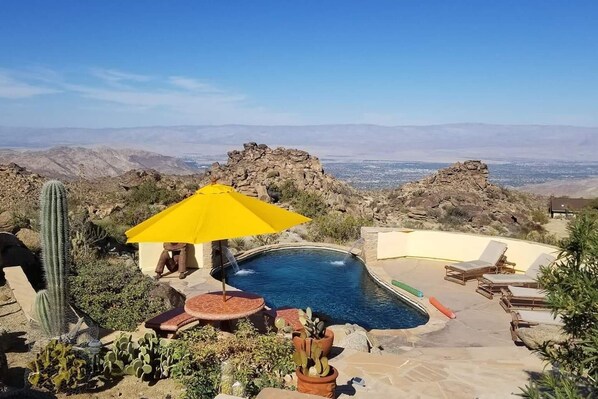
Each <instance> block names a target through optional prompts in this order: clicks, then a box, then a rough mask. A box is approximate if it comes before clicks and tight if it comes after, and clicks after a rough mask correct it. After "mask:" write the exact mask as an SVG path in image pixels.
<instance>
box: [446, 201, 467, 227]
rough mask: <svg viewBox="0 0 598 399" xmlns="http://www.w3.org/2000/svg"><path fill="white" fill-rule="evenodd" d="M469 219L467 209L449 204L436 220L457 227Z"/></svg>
mask: <svg viewBox="0 0 598 399" xmlns="http://www.w3.org/2000/svg"><path fill="white" fill-rule="evenodd" d="M470 220H471V214H470V213H469V212H468V211H467V209H464V208H461V207H458V206H453V205H450V206H448V207H447V208H446V209H445V210H444V214H443V215H442V216H441V217H440V218H439V219H438V221H439V222H440V223H442V224H444V225H446V226H448V227H454V228H458V227H460V226H461V225H463V224H464V223H467V222H469V221H470Z"/></svg>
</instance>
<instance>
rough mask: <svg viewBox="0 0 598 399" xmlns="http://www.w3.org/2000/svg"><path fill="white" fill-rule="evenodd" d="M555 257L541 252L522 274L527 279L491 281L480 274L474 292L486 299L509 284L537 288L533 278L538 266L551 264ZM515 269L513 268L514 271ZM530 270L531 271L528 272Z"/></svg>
mask: <svg viewBox="0 0 598 399" xmlns="http://www.w3.org/2000/svg"><path fill="white" fill-rule="evenodd" d="M555 260H556V258H555V257H554V256H552V255H549V254H542V255H540V256H539V257H538V259H536V260H535V261H534V264H532V266H530V268H529V269H528V271H527V272H526V273H525V274H524V275H523V276H527V277H528V279H529V280H528V281H505V282H493V281H491V280H489V279H487V278H485V277H484V275H481V276H479V277H478V288H477V289H476V292H477V293H478V294H481V295H483V296H485V297H486V298H488V299H493V298H494V294H498V293H500V292H501V290H502V289H503V288H507V287H508V286H509V285H511V286H515V287H525V288H538V287H539V284H538V282H537V281H536V280H535V276H536V275H537V273H538V271H539V270H540V267H542V266H544V265H546V266H547V265H550V264H552V263H553V262H554V261H555ZM514 272H515V270H514V269H513V272H512V273H514ZM530 272H531V273H530Z"/></svg>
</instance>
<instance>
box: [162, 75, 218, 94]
mask: <svg viewBox="0 0 598 399" xmlns="http://www.w3.org/2000/svg"><path fill="white" fill-rule="evenodd" d="M168 81H169V82H170V84H172V85H173V86H176V87H179V88H181V89H185V90H189V91H201V92H207V93H222V90H220V89H217V88H216V87H214V86H212V85H211V84H209V83H205V82H202V81H199V80H197V79H193V78H187V77H184V76H171V77H169V78H168Z"/></svg>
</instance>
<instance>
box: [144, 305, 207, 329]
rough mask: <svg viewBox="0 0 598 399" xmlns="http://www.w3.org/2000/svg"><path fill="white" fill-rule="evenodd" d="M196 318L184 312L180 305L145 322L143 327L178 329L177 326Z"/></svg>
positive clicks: (179, 326)
mask: <svg viewBox="0 0 598 399" xmlns="http://www.w3.org/2000/svg"><path fill="white" fill-rule="evenodd" d="M196 320H198V319H197V317H194V316H191V315H190V314H188V313H185V309H183V308H182V307H180V308H174V309H170V310H169V311H166V312H164V313H162V314H159V315H158V316H155V317H152V318H151V319H149V320H148V321H146V322H145V327H147V328H151V329H152V330H161V331H178V329H179V328H181V327H183V326H185V325H187V324H189V323H192V322H194V321H196Z"/></svg>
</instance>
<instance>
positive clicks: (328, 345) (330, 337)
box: [293, 328, 334, 357]
mask: <svg viewBox="0 0 598 399" xmlns="http://www.w3.org/2000/svg"><path fill="white" fill-rule="evenodd" d="M299 334H300V330H297V331H295V332H294V333H293V345H294V346H295V349H297V350H300V349H301V347H300V342H301V341H303V339H304V338H301V337H300V336H299ZM313 343H314V344H318V345H320V347H321V348H322V353H323V354H324V356H326V357H328V355H329V354H330V350H331V349H332V344H333V343H334V332H332V330H331V329H329V328H327V329H326V332H325V333H324V338H321V339H313Z"/></svg>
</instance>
